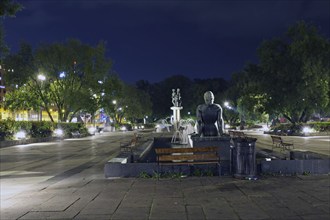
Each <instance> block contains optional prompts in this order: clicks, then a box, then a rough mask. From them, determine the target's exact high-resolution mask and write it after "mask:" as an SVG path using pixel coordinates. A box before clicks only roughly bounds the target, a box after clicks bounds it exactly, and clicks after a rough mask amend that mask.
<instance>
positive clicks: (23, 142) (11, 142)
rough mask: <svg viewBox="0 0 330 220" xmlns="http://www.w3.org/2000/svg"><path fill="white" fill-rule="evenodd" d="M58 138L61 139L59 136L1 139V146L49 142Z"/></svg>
mask: <svg viewBox="0 0 330 220" xmlns="http://www.w3.org/2000/svg"><path fill="white" fill-rule="evenodd" d="M56 140H59V138H58V137H45V138H30V139H23V140H12V141H0V148H3V147H10V146H14V145H21V144H32V143H39V142H49V141H56Z"/></svg>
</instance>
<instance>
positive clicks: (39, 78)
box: [37, 74, 46, 121]
mask: <svg viewBox="0 0 330 220" xmlns="http://www.w3.org/2000/svg"><path fill="white" fill-rule="evenodd" d="M37 78H38V80H39V81H41V86H42V84H43V82H44V81H45V80H46V76H44V75H43V74H39V75H38V77H37ZM41 89H42V88H40V94H41V95H42V90H41ZM39 121H42V107H40V109H39Z"/></svg>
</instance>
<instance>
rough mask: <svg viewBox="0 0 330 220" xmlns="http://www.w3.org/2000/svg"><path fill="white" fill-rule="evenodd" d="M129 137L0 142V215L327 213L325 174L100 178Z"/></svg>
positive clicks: (329, 193) (329, 199) (127, 218)
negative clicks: (18, 143)
mask: <svg viewBox="0 0 330 220" xmlns="http://www.w3.org/2000/svg"><path fill="white" fill-rule="evenodd" d="M149 135H150V137H151V136H152V135H155V134H149ZM157 135H158V134H157ZM131 136H132V133H130V132H127V133H104V134H102V135H97V136H94V137H88V138H81V139H71V140H64V141H61V142H51V143H39V144H30V145H21V146H13V147H8V148H2V149H0V159H1V173H0V174H1V175H0V176H1V178H0V186H1V202H0V207H1V210H0V211H1V214H0V219H1V220H3V219H4V220H7V219H8V220H9V219H33V220H36V219H93V220H95V219H97V220H98V219H121V220H131V219H133V220H134V219H149V220H151V219H166V220H167V219H168V220H171V219H180V220H182V219H187V220H190V219H198V220H202V219H329V217H330V211H329V203H330V178H329V177H330V176H329V175H320V176H288V177H284V176H275V177H273V176H264V177H261V178H260V179H258V180H255V181H248V180H238V179H234V178H232V177H186V178H180V179H178V178H176V179H161V180H159V181H158V180H156V179H141V178H123V179H105V178H104V175H103V166H104V162H105V161H107V160H109V159H111V158H112V157H114V156H115V155H116V154H117V153H118V152H119V142H120V141H123V140H128V139H130V138H131Z"/></svg>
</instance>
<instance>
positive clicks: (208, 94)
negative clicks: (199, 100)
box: [204, 91, 214, 105]
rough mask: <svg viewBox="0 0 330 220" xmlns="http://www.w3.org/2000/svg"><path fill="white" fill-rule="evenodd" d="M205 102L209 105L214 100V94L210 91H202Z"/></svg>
mask: <svg viewBox="0 0 330 220" xmlns="http://www.w3.org/2000/svg"><path fill="white" fill-rule="evenodd" d="M204 100H205V104H207V105H211V104H213V102H214V95H213V93H212V92H211V91H207V92H205V93H204Z"/></svg>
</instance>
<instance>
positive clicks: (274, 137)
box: [271, 135, 282, 143]
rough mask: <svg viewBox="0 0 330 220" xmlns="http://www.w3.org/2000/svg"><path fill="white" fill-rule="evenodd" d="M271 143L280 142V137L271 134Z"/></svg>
mask: <svg viewBox="0 0 330 220" xmlns="http://www.w3.org/2000/svg"><path fill="white" fill-rule="evenodd" d="M271 138H272V141H273V143H282V138H281V137H279V136H273V135H271Z"/></svg>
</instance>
